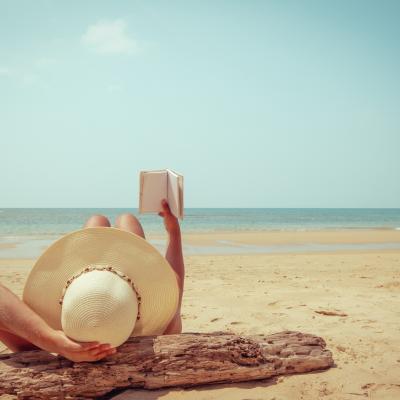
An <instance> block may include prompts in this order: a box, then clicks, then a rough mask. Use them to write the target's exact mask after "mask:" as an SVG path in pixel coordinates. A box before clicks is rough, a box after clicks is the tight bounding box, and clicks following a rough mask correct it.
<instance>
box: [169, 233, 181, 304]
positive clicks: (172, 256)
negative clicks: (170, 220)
mask: <svg viewBox="0 0 400 400" xmlns="http://www.w3.org/2000/svg"><path fill="white" fill-rule="evenodd" d="M165 258H166V259H167V261H168V262H169V264H170V265H171V267H172V268H173V270H174V271H175V272H176V274H177V278H178V284H179V287H180V293H181V295H180V297H179V307H180V305H181V302H182V292H183V285H184V281H183V277H184V276H185V266H184V262H183V253H182V239H181V233H180V230H179V229H177V230H176V231H174V232H171V233H170V234H169V237H168V244H167V252H166V254H165ZM179 277H182V279H179Z"/></svg>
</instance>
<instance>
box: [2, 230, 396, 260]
mask: <svg viewBox="0 0 400 400" xmlns="http://www.w3.org/2000/svg"><path fill="white" fill-rule="evenodd" d="M61 236H62V235H52V236H48V235H46V236H43V235H37V236H20V237H18V236H0V258H1V259H7V258H14V259H15V258H36V257H38V256H39V255H40V254H41V253H42V252H43V250H44V249H45V248H47V247H48V246H49V245H51V244H52V243H53V242H54V241H55V240H57V239H58V238H60V237H61ZM146 239H147V240H148V241H149V242H150V243H151V244H152V245H153V246H155V247H156V248H157V249H158V250H159V251H160V252H164V251H165V246H166V239H167V236H166V234H165V233H164V234H151V233H149V234H146ZM182 241H183V246H184V249H183V250H184V254H185V255H189V256H190V255H215V254H226V255H228V254H295V253H299V254H305V253H331V252H359V251H365V252H368V251H391V250H400V230H395V229H354V230H353V229H351V230H349V229H340V230H339V229H338V230H331V229H328V230H307V231H306V230H302V231H297V230H296V231H276V230H275V231H272V230H268V231H267V230H264V231H218V232H215V231H214V232H196V233H190V232H185V231H183V232H182Z"/></svg>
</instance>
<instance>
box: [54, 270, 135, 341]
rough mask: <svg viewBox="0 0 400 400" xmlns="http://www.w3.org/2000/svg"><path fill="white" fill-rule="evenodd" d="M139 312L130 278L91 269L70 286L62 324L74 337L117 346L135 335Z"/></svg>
mask: <svg viewBox="0 0 400 400" xmlns="http://www.w3.org/2000/svg"><path fill="white" fill-rule="evenodd" d="M137 314H138V299H137V295H136V293H135V291H134V290H133V289H132V286H131V285H130V284H129V283H128V282H127V281H125V280H124V279H123V278H121V277H120V276H118V275H117V274H115V273H113V272H111V271H107V270H91V271H88V272H86V273H83V274H81V275H79V276H78V277H76V278H74V279H73V280H72V281H71V282H70V284H69V285H68V287H67V289H66V291H65V294H64V298H63V303H62V311H61V325H62V329H63V331H64V332H65V334H66V335H67V336H69V337H70V338H71V339H74V340H77V341H80V342H90V341H98V342H100V343H109V344H111V345H112V346H115V347H117V346H119V345H121V344H122V343H123V342H124V341H125V340H127V339H128V337H129V336H130V335H131V333H132V331H133V329H134V327H135V322H136V318H137Z"/></svg>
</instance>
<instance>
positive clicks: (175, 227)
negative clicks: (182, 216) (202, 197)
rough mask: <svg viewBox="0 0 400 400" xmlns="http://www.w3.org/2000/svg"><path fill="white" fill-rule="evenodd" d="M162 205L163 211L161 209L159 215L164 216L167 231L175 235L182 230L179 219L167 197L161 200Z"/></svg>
mask: <svg viewBox="0 0 400 400" xmlns="http://www.w3.org/2000/svg"><path fill="white" fill-rule="evenodd" d="M161 206H162V208H163V211H160V212H159V213H158V215H159V216H160V217H163V218H164V225H165V229H166V231H167V232H168V233H169V234H170V235H174V234H177V233H179V232H180V227H179V222H178V219H177V218H176V217H175V216H174V215H173V214H172V213H171V210H170V208H169V204H168V201H167V200H166V199H162V200H161Z"/></svg>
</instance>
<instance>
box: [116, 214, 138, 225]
mask: <svg viewBox="0 0 400 400" xmlns="http://www.w3.org/2000/svg"><path fill="white" fill-rule="evenodd" d="M126 221H130V222H133V223H139V220H138V219H137V218H136V217H135V216H134V215H133V214H131V213H124V214H120V215H118V217H117V219H116V220H115V222H116V224H118V225H119V224H121V223H123V222H126Z"/></svg>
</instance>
